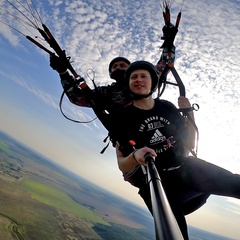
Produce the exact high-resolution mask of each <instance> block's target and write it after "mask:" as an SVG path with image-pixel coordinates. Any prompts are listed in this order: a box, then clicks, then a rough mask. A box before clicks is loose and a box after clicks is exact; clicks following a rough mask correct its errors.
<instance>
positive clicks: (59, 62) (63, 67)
mask: <svg viewBox="0 0 240 240" xmlns="http://www.w3.org/2000/svg"><path fill="white" fill-rule="evenodd" d="M50 66H51V68H52V69H53V70H56V71H57V72H58V73H64V72H66V71H67V69H68V67H69V59H68V58H67V57H66V55H65V51H63V55H62V56H61V57H58V56H56V55H55V54H52V55H50Z"/></svg>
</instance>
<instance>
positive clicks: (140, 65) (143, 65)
mask: <svg viewBox="0 0 240 240" xmlns="http://www.w3.org/2000/svg"><path fill="white" fill-rule="evenodd" d="M139 69H143V70H147V71H148V72H149V73H150V75H151V79H152V87H151V94H152V93H153V92H154V91H155V90H156V87H157V84H158V74H157V69H156V67H155V66H154V65H153V64H151V63H150V62H147V61H136V62H133V63H131V64H130V65H129V66H128V68H127V70H126V74H125V80H126V82H127V83H129V78H130V75H131V73H132V72H133V71H135V70H139Z"/></svg>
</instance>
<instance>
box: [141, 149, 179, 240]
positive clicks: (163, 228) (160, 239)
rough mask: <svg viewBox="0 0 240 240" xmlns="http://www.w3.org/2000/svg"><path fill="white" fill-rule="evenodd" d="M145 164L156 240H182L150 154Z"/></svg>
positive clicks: (147, 155)
mask: <svg viewBox="0 0 240 240" xmlns="http://www.w3.org/2000/svg"><path fill="white" fill-rule="evenodd" d="M145 162H146V163H147V177H148V183H149V186H150V194H151V201H152V212H153V218H154V225H155V234H156V240H183V236H182V233H181V231H180V229H179V226H178V224H177V221H176V219H175V217H174V215H173V212H172V210H171V207H170V205H169V202H168V200H167V197H166V195H165V192H164V189H163V187H162V183H161V179H160V176H159V174H158V171H157V169H156V166H155V163H154V159H153V157H152V155H151V154H150V153H147V154H146V155H145Z"/></svg>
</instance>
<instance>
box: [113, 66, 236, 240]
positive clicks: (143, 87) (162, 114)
mask: <svg viewBox="0 0 240 240" xmlns="http://www.w3.org/2000/svg"><path fill="white" fill-rule="evenodd" d="M157 79H158V76H157V71H156V68H155V67H154V66H153V65H152V64H151V63H149V62H146V61H137V62H133V63H131V64H130V65H129V67H128V68H127V70H126V83H127V84H128V89H129V91H130V92H132V95H133V103H132V104H130V105H129V106H127V107H125V108H124V110H123V111H122V112H121V114H118V113H117V114H116V115H115V116H114V118H113V121H112V123H113V125H112V130H111V131H110V134H111V136H112V137H113V138H114V140H115V142H116V155H117V162H118V166H119V169H120V170H121V171H122V173H123V177H124V180H125V181H128V182H130V183H131V184H132V185H133V186H135V187H137V188H139V195H140V196H141V197H142V198H143V200H144V202H145V204H146V205H147V207H148V209H149V210H150V211H151V213H153V210H152V209H153V207H154V206H152V202H151V195H150V189H149V182H148V181H146V180H147V179H146V175H145V172H146V171H147V169H145V167H146V165H147V164H146V162H145V155H146V154H147V153H150V154H151V155H152V156H153V157H154V158H155V166H156V169H157V171H158V173H159V175H160V178H161V182H162V185H163V188H164V191H165V193H166V196H167V199H168V201H169V203H170V206H171V208H172V211H173V213H174V215H175V218H176V220H177V222H178V225H179V227H180V230H181V232H182V235H183V237H184V239H185V240H188V239H189V237H188V231H187V224H186V220H185V215H186V214H188V213H189V212H185V210H184V204H185V201H183V197H184V196H186V194H187V195H188V194H189V193H193V192H194V193H198V194H202V195H205V196H207V197H208V196H209V195H210V194H215V195H220V196H228V197H234V198H237V199H240V175H239V174H233V173H231V172H229V171H227V170H225V169H223V168H220V167H218V166H216V165H213V164H211V163H208V162H206V161H204V160H201V159H199V158H197V157H193V156H188V154H187V151H186V150H188V149H192V148H193V147H194V144H195V128H194V126H193V124H192V122H191V121H187V119H186V118H184V117H183V116H182V115H181V114H180V112H179V109H178V108H177V107H176V106H175V105H174V104H173V103H171V102H169V101H166V100H162V99H159V98H156V99H153V97H152V91H154V89H155V87H156V83H157ZM178 106H179V108H181V109H184V108H185V109H190V111H189V116H191V118H192V120H193V121H194V116H193V112H192V111H193V110H191V104H190V102H189V100H188V99H187V98H186V97H183V96H180V97H179V98H178ZM130 141H131V142H132V141H134V142H135V143H136V144H135V146H134V147H133V146H132V145H131V144H130Z"/></svg>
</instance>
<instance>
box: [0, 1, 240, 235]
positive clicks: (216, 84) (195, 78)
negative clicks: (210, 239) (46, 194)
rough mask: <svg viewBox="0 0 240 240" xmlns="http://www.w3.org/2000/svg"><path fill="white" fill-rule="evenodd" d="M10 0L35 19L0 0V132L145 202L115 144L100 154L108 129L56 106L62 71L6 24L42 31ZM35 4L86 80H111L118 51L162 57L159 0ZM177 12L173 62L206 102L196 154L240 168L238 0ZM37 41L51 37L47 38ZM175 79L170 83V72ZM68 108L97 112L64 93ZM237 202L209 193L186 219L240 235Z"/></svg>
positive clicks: (168, 93)
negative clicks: (118, 161)
mask: <svg viewBox="0 0 240 240" xmlns="http://www.w3.org/2000/svg"><path fill="white" fill-rule="evenodd" d="M11 3H12V4H14V6H15V7H17V8H18V9H20V10H21V11H23V12H24V13H25V14H26V15H27V16H28V18H29V19H31V21H34V19H33V18H32V16H31V15H30V13H29V12H28V10H27V9H28V6H27V4H26V1H20V0H18V1H13V0H10V1H5V0H1V1H0V6H1V7H0V13H1V15H0V44H1V48H0V83H1V87H0V110H1V118H0V130H2V131H4V132H6V133H8V134H10V135H11V136H13V137H15V138H17V139H18V140H20V141H21V142H23V143H25V144H26V145H28V146H30V147H31V148H33V149H35V150H36V151H38V152H40V153H42V154H44V155H45V156H47V157H48V158H50V159H53V160H54V161H56V162H58V163H60V164H62V165H63V166H65V167H67V168H68V169H70V170H72V171H74V172H76V173H78V174H79V175H81V176H83V177H85V178H87V179H88V180H90V181H92V182H94V183H97V184H99V185H100V186H101V187H104V188H106V189H108V190H110V191H112V192H114V193H117V194H120V195H122V196H123V197H125V198H127V199H129V200H131V201H134V202H135V203H137V204H140V205H142V206H144V204H143V202H142V200H141V199H140V197H139V196H138V195H137V189H135V188H133V187H132V186H131V185H130V184H128V183H127V182H124V181H123V180H122V176H121V172H120V171H119V170H118V167H117V164H116V157H115V152H114V149H113V148H112V147H109V148H108V149H107V150H106V152H105V153H104V154H103V155H101V154H100V151H101V150H102V148H103V147H105V143H103V141H102V140H103V139H104V138H105V137H106V135H107V132H106V131H105V129H104V128H103V127H102V125H101V124H100V122H99V121H98V120H95V121H94V122H92V123H90V124H77V123H73V122H71V121H68V120H67V119H65V118H64V117H63V116H62V115H61V113H60V110H59V106H58V105H59V99H60V96H61V93H62V88H61V85H60V80H59V77H58V74H57V73H56V72H54V71H53V70H52V69H51V68H50V67H49V56H48V54H47V53H45V52H44V51H42V50H40V49H38V48H37V47H36V46H35V45H33V44H32V43H31V42H29V41H28V40H27V39H26V38H25V37H24V36H23V35H22V34H20V33H19V32H17V31H15V30H13V29H11V28H9V27H8V26H6V24H4V23H7V24H9V25H10V26H12V27H14V28H15V29H17V30H18V31H20V32H21V33H24V35H30V36H31V37H34V36H36V35H38V36H39V34H38V32H37V31H36V30H35V29H34V28H32V27H31V26H29V24H28V22H29V20H28V19H26V18H24V17H23V15H21V14H20V13H19V11H17V10H16V9H15V8H14V6H13V5H12V4H11ZM19 3H21V4H19ZM34 3H35V7H36V8H37V9H38V13H39V15H40V16H41V19H42V21H43V23H45V24H46V25H47V26H48V27H49V29H50V30H51V31H52V33H53V34H54V36H55V38H56V39H57V40H58V41H59V43H60V45H61V46H62V48H63V49H66V52H67V55H69V56H71V60H72V61H73V63H72V65H73V66H74V68H75V69H76V71H77V72H78V73H79V74H80V75H81V76H83V77H84V78H85V79H86V81H87V83H88V84H89V85H90V86H92V83H91V78H94V79H95V82H96V84H97V85H106V84H110V83H111V80H110V78H109V76H108V63H109V62H110V61H111V59H112V58H114V57H116V56H125V57H127V58H128V59H129V60H130V61H135V60H142V59H144V60H147V61H150V62H152V63H156V62H157V60H158V59H159V57H160V55H161V51H160V49H159V47H160V46H161V44H162V41H161V36H162V32H161V29H162V27H163V25H164V21H163V18H162V9H161V4H162V0H158V1H157V0H152V1H148V3H147V4H146V1H144V0H134V1H133V0H129V1H124V0H109V1H104V0H71V1H70V0H65V1H63V0H46V1H41V2H40V1H34ZM31 6H33V5H31ZM180 10H182V20H181V22H180V26H179V33H178V35H177V37H176V41H175V44H176V62H175V67H176V69H177V71H178V73H179V75H180V76H181V78H182V80H183V82H184V84H185V87H186V92H187V93H186V95H187V97H188V98H189V99H190V101H191V102H192V103H198V104H199V106H200V109H199V111H198V112H195V117H196V122H197V125H198V128H199V132H200V135H199V154H198V156H199V157H200V158H203V159H205V160H207V161H209V162H212V163H214V164H217V165H219V166H221V167H224V168H226V169H228V170H230V171H233V172H234V173H240V154H239V151H238V150H239V149H240V144H239V139H240V138H239V132H240V125H239V120H238V116H239V113H240V61H239V56H240V47H239V43H240V25H239V22H240V15H239V12H240V2H239V0H201V1H199V0H191V1H190V0H185V1H184V2H183V0H174V1H172V6H171V12H172V19H173V22H175V19H176V16H177V14H178V12H179V11H180ZM13 15H14V16H15V18H13V17H12V16H13ZM20 18H21V19H20ZM23 19H24V21H23ZM3 22H4V23H3ZM36 40H37V41H39V42H40V43H41V44H44V45H45V43H44V42H43V41H42V39H41V38H36ZM46 46H47V45H46ZM169 80H170V81H174V79H173V78H172V76H171V75H170V76H169ZM177 97H178V89H177V88H175V87H168V88H167V89H166V90H165V92H164V94H163V96H162V98H165V99H167V100H170V101H172V102H173V103H174V104H176V103H177ZM63 111H64V113H65V114H66V115H67V116H68V117H70V118H73V119H75V120H80V121H88V120H91V119H93V118H94V117H95V116H94V114H93V112H92V110H91V109H87V108H80V107H75V106H74V105H72V104H70V103H69V102H68V100H67V98H64V101H63ZM239 208H240V201H239V200H235V199H231V198H225V197H211V198H210V199H209V201H208V203H207V204H206V205H205V206H204V207H203V208H201V209H200V210H198V211H197V212H195V213H194V214H191V215H190V216H188V217H187V220H188V223H189V225H192V226H196V227H199V228H203V229H205V230H208V231H212V232H215V233H219V234H222V235H225V236H229V237H232V238H235V239H238V238H239V235H240V232H239V228H238V226H239V222H240V212H239Z"/></svg>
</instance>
